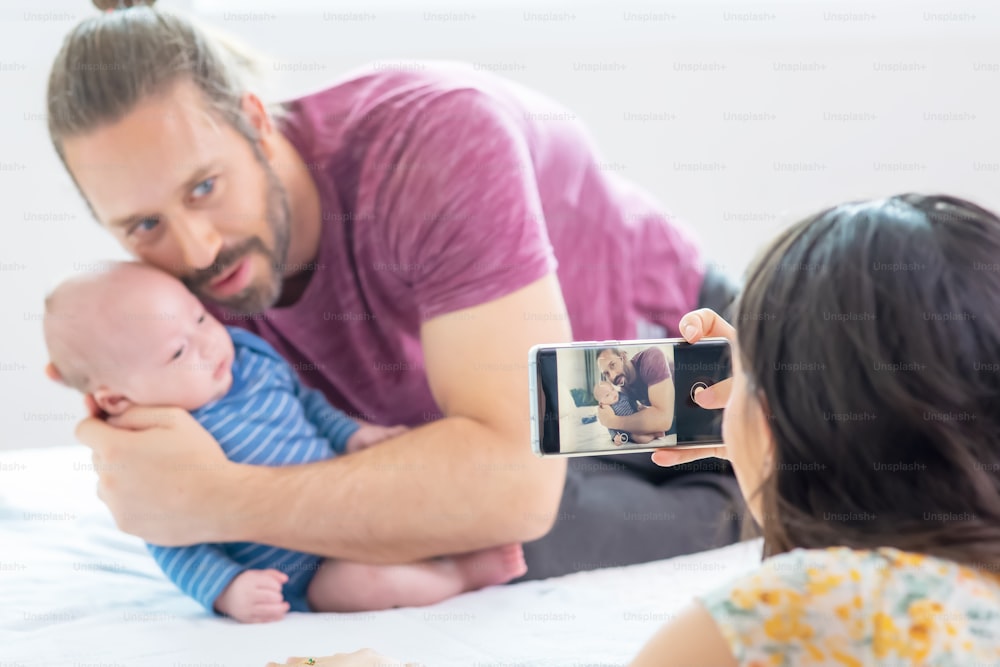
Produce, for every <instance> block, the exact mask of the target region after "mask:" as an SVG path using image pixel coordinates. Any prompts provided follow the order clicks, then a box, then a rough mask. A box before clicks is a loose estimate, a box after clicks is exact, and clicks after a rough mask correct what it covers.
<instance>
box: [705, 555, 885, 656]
mask: <svg viewBox="0 0 1000 667" xmlns="http://www.w3.org/2000/svg"><path fill="white" fill-rule="evenodd" d="M848 560H849V559H847V560H845V559H844V558H843V557H842V556H838V555H835V554H833V553H831V552H828V551H811V550H795V551H791V552H788V553H785V554H781V555H779V556H774V557H772V558H770V559H768V560H767V561H766V562H765V563H763V564H762V565H761V567H760V568H759V569H758V570H756V571H754V572H751V573H749V574H747V575H744V576H741V577H738V578H737V579H735V580H733V581H731V582H729V583H728V584H726V585H724V586H722V587H720V588H717V589H715V590H713V591H711V592H709V593H706V594H704V595H699V596H697V600H698V601H699V602H700V603H701V604H702V606H704V608H705V609H706V610H707V611H708V613H709V615H711V617H712V619H713V620H714V621H715V623H716V626H717V627H718V628H719V631H720V632H721V633H722V636H723V637H724V638H725V639H726V643H727V644H728V646H729V649H730V651H732V653H733V656H734V657H735V658H736V660H737V662H738V663H739V664H740V665H757V664H767V665H771V664H807V662H808V664H834V662H835V663H836V664H869V663H867V662H865V661H864V660H862V661H861V662H857V663H855V662H850V661H847V660H846V659H847V658H856V657H858V656H862V655H864V653H865V649H864V647H863V642H861V641H859V640H858V638H859V637H861V638H863V637H864V636H865V635H866V634H867V632H866V631H867V630H868V616H867V615H866V613H865V612H866V611H867V610H866V609H864V608H863V606H862V597H861V595H860V591H861V587H860V586H859V584H858V582H859V580H860V578H861V575H860V574H859V569H858V568H857V567H852V566H851V563H850V562H848ZM775 661H776V662H775ZM827 661H829V662H827ZM842 661H843V662H842Z"/></svg>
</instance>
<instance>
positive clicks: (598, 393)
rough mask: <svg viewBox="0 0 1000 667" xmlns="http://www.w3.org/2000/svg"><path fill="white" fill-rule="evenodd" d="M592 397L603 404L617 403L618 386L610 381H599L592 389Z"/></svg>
mask: <svg viewBox="0 0 1000 667" xmlns="http://www.w3.org/2000/svg"><path fill="white" fill-rule="evenodd" d="M594 398H596V399H597V402H598V403H604V404H605V405H611V404H614V403H617V402H618V387H616V386H614V385H613V384H611V383H610V382H601V383H599V384H598V385H597V388H596V389H595V390H594Z"/></svg>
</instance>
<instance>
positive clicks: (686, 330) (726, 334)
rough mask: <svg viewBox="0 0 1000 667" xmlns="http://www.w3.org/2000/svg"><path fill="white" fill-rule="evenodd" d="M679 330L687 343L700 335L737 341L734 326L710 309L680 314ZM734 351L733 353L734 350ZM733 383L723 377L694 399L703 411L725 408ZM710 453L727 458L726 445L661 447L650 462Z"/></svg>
mask: <svg viewBox="0 0 1000 667" xmlns="http://www.w3.org/2000/svg"><path fill="white" fill-rule="evenodd" d="M680 330H681V334H682V335H683V336H684V338H685V339H686V340H687V341H688V342H689V343H696V342H698V341H699V340H701V339H702V338H712V337H720V336H721V337H723V338H726V339H727V340H729V344H730V345H735V342H736V329H734V328H733V326H732V325H731V324H729V322H726V321H725V320H724V319H722V317H721V316H720V315H719V314H718V313H717V312H715V311H714V310H712V309H710V308H702V309H700V310H695V311H692V312H690V313H688V314H687V315H685V316H684V317H682V318H681V322H680ZM733 354H736V350H735V349H733ZM732 384H733V381H732V378H726V379H725V380H722V381H721V382H717V383H715V384H713V385H712V386H711V387H709V388H707V389H698V390H696V391H695V393H694V400H695V402H696V403H697V404H698V405H700V406H701V407H703V408H705V409H706V410H718V409H719V408H724V407H725V406H726V403H728V402H729V392H730V391H732ZM713 456H714V457H716V458H720V459H724V458H727V457H726V447H725V445H722V446H719V447H699V448H697V449H661V450H660V451H658V452H654V453H653V463H655V464H657V465H661V466H664V467H669V466H675V465H679V464H681V463H688V462H690V461H697V460H698V459H707V458H711V457H713Z"/></svg>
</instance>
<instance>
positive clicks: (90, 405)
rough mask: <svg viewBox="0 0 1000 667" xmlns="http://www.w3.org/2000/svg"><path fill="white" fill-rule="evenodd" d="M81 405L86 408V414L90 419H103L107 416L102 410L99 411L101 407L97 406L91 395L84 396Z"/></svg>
mask: <svg viewBox="0 0 1000 667" xmlns="http://www.w3.org/2000/svg"><path fill="white" fill-rule="evenodd" d="M83 405H84V407H85V408H87V414H89V415H90V416H91V417H98V418H100V419H103V418H104V417H106V416H107V414H106V413H105V412H104V410H102V409H101V406H99V405H98V404H97V401H95V400H94V397H93V395H91V394H85V395H84V397H83Z"/></svg>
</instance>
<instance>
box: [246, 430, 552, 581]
mask: <svg viewBox="0 0 1000 667" xmlns="http://www.w3.org/2000/svg"><path fill="white" fill-rule="evenodd" d="M506 437H507V438H508V440H505V437H504V436H503V435H501V434H499V433H497V432H495V431H493V430H490V429H489V428H488V427H486V426H484V425H482V424H480V423H478V422H475V421H473V420H470V419H466V418H461V417H452V418H447V419H442V420H440V421H437V422H433V423H430V424H427V425H426V426H422V427H420V428H417V429H413V430H411V431H407V432H406V433H405V434H404V435H402V436H400V437H397V438H393V439H392V440H388V441H386V442H384V443H380V444H378V445H376V446H374V447H371V448H369V449H366V450H364V451H362V452H358V453H356V454H351V455H348V456H341V457H337V458H335V459H332V460H329V461H322V462H319V463H312V464H307V465H300V466H287V467H279V468H265V467H256V468H255V469H253V470H246V471H244V472H245V475H244V482H243V488H242V489H240V491H239V492H238V493H237V494H236V495H235V496H234V497H233V498H232V501H231V503H232V504H231V508H230V509H231V511H232V513H233V520H232V521H231V523H230V525H229V528H228V530H227V532H228V533H230V534H229V535H228V536H227V539H230V540H236V541H255V542H261V543H265V544H273V545H275V546H280V547H284V548H288V549H293V550H297V551H304V552H307V553H314V554H317V555H321V556H327V557H331V558H340V559H345V560H359V561H365V562H376V563H393V562H397V563H398V562H410V561H413V560H418V559H423V558H427V557H429V556H435V555H441V554H446V553H461V552H465V551H471V550H475V549H480V548H484V547H487V546H493V545H496V544H503V543H510V542H520V541H526V540H531V539H536V538H538V537H540V536H541V535H543V534H544V533H545V532H547V530H548V528H549V527H550V526H551V524H552V522H553V521H554V518H555V515H556V512H557V511H558V506H559V501H560V499H561V494H562V486H563V483H564V476H565V463H564V462H562V461H553V460H551V459H550V460H545V461H542V460H539V459H537V458H535V457H534V456H533V455H532V454H531V452H530V449H529V447H528V443H527V442H524V443H523V446H522V445H521V443H517V444H515V443H511V442H510V441H509V438H510V436H509V435H508V436H506Z"/></svg>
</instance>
